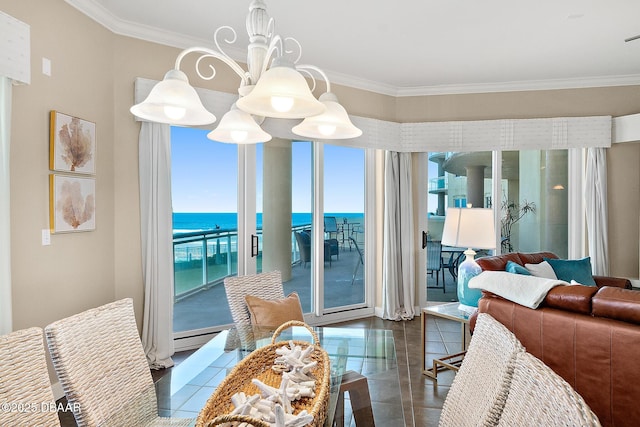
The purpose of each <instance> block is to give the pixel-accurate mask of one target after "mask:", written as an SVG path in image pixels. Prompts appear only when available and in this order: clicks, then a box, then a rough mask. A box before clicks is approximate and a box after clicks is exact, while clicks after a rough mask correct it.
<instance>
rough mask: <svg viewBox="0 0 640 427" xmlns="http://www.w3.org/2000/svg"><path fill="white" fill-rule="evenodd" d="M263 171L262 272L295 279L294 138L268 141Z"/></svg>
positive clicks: (286, 279) (265, 147)
mask: <svg viewBox="0 0 640 427" xmlns="http://www.w3.org/2000/svg"><path fill="white" fill-rule="evenodd" d="M262 169H263V172H262V271H274V270H279V271H280V272H281V273H282V281H283V282H286V281H288V280H290V279H291V141H289V140H286V139H280V138H273V139H272V140H271V141H269V142H267V143H265V144H264V155H263V168H262Z"/></svg>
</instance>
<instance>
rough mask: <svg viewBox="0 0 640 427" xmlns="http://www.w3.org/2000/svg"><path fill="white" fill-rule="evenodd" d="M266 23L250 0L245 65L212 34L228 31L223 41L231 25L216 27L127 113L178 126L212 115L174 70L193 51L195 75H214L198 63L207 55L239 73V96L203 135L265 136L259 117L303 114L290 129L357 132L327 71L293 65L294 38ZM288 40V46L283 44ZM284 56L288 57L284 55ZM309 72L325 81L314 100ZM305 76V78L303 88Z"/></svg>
mask: <svg viewBox="0 0 640 427" xmlns="http://www.w3.org/2000/svg"><path fill="white" fill-rule="evenodd" d="M274 26H275V25H274V21H273V18H270V17H269V15H268V14H267V9H266V4H265V2H264V0H252V2H251V5H250V6H249V14H248V15H247V32H248V34H249V46H248V48H247V50H248V52H247V70H246V71H245V70H244V69H243V68H242V67H241V66H240V65H239V64H238V63H237V62H236V61H235V60H233V59H232V58H231V57H230V56H229V55H227V54H226V53H225V52H224V50H223V49H222V48H221V47H220V42H219V38H221V37H222V33H223V32H225V31H226V32H228V33H229V34H230V35H231V37H228V38H226V39H224V42H225V43H227V44H233V43H235V41H236V38H237V34H236V32H235V30H234V29H233V28H231V27H229V26H222V27H219V28H218V29H217V30H216V32H215V33H214V37H213V38H214V43H215V46H216V48H217V50H213V49H210V48H206V47H192V48H188V49H185V50H183V51H182V52H180V54H178V57H177V58H176V63H175V68H174V69H173V70H170V71H168V72H167V73H166V74H165V76H164V79H163V80H162V81H161V82H158V83H157V84H156V85H155V86H154V87H153V89H152V90H151V92H150V93H149V95H148V96H147V98H146V99H145V100H144V101H143V102H141V103H140V104H136V105H134V106H133V107H131V113H132V114H134V115H135V116H137V117H139V118H141V119H143V120H148V121H152V122H158V123H167V124H170V125H179V126H198V125H207V124H210V123H213V122H215V121H216V117H215V116H214V115H213V114H212V113H211V112H209V111H207V109H206V108H205V107H204V106H203V105H202V101H201V100H200V98H199V97H198V94H197V93H196V91H195V89H194V88H193V87H192V86H191V85H190V84H189V80H188V78H187V75H186V74H185V73H184V72H182V71H181V70H180V63H181V62H182V59H183V58H184V57H185V56H187V55H189V54H191V53H196V54H198V55H200V56H199V57H198V58H197V60H196V63H195V68H196V73H197V75H198V76H199V77H200V78H201V79H203V80H212V79H213V78H214V77H215V75H216V69H215V67H214V66H213V65H211V64H210V63H207V64H206V65H207V67H206V68H205V67H203V66H202V64H203V62H202V61H203V60H210V59H218V60H220V61H222V62H223V63H225V64H227V65H228V66H229V67H230V68H231V69H232V70H233V71H234V72H235V73H236V74H237V75H238V76H239V77H240V87H239V88H238V94H239V98H238V100H237V101H236V102H235V103H234V104H233V105H232V107H231V109H230V110H229V111H228V112H227V113H225V115H224V116H223V117H222V119H221V120H220V123H219V124H218V126H217V127H216V128H215V129H214V130H213V131H211V132H209V134H208V135H207V137H208V138H209V139H212V140H214V141H219V142H227V143H236V144H253V143H258V142H266V141H269V140H270V139H271V135H269V134H268V133H267V132H265V131H264V130H263V129H262V128H261V127H260V125H261V124H262V122H263V121H264V119H265V118H266V117H271V118H285V119H304V120H302V121H301V122H300V123H299V124H298V125H296V126H294V127H293V128H292V132H293V133H294V134H296V135H300V136H303V137H307V138H313V139H345V138H355V137H358V136H360V135H362V131H361V130H360V129H358V128H357V127H355V126H354V125H353V124H352V123H351V120H349V116H348V115H347V111H346V110H345V109H344V107H343V106H342V105H340V103H339V102H338V98H337V97H336V96H335V95H334V94H333V93H332V92H331V83H330V82H329V79H328V78H327V75H326V74H325V73H324V72H323V71H322V70H321V69H320V68H318V67H316V66H314V65H305V64H298V61H299V60H300V57H301V56H302V47H301V46H300V43H299V42H298V41H297V40H296V39H294V38H291V37H287V38H284V39H283V38H281V37H280V36H279V35H277V34H274ZM285 44H286V45H287V49H285ZM290 45H293V47H294V50H291V48H289V46H290ZM296 51H297V55H296ZM291 56H294V59H290V57H291ZM209 62H210V61H209ZM201 68H205V70H206V72H202V70H201ZM303 74H304V75H303ZM316 75H318V76H319V77H321V78H322V79H323V80H324V82H325V85H326V92H325V93H323V94H322V95H321V96H320V97H319V98H318V99H316V98H315V97H314V95H313V93H312V91H313V90H314V89H315V87H316V79H315V77H316ZM305 76H306V77H307V78H309V79H310V81H311V87H309V84H308V82H307V79H306V78H305Z"/></svg>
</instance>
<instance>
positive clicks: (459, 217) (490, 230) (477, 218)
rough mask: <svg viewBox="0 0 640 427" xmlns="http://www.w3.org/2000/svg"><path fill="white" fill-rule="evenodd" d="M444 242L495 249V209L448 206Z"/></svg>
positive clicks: (459, 245)
mask: <svg viewBox="0 0 640 427" xmlns="http://www.w3.org/2000/svg"><path fill="white" fill-rule="evenodd" d="M442 244H443V245H447V246H456V247H462V248H473V249H495V247H496V232H495V223H494V218H493V209H484V208H448V209H447V215H446V216H445V219H444V228H443V230H442Z"/></svg>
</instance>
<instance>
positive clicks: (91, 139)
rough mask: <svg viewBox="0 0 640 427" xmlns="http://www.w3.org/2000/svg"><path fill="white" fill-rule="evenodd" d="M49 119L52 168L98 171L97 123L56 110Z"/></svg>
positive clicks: (73, 171) (91, 172)
mask: <svg viewBox="0 0 640 427" xmlns="http://www.w3.org/2000/svg"><path fill="white" fill-rule="evenodd" d="M49 119H50V120H49V123H50V125H49V169H51V170H52V171H60V172H67V173H74V174H88V175H94V174H95V173H96V124H95V123H93V122H90V121H87V120H84V119H81V118H78V117H74V116H70V115H68V114H64V113H61V112H59V111H55V110H52V111H51V113H50V118H49Z"/></svg>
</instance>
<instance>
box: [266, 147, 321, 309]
mask: <svg viewBox="0 0 640 427" xmlns="http://www.w3.org/2000/svg"><path fill="white" fill-rule="evenodd" d="M257 148H258V150H257V155H256V164H257V168H258V170H257V183H256V194H257V203H256V205H257V211H258V223H259V224H261V226H259V227H258V228H259V230H258V235H259V236H261V239H260V248H261V250H260V256H261V258H262V259H261V260H259V262H258V266H259V267H260V270H261V271H273V270H278V271H280V273H281V275H282V281H283V286H284V292H285V295H288V294H289V293H291V292H296V293H297V294H298V297H299V298H300V303H301V305H302V309H303V312H305V313H309V312H310V311H311V308H312V287H311V277H312V275H311V272H312V268H311V266H312V262H311V261H312V254H313V252H312V247H313V245H312V235H313V233H312V232H311V231H312V227H311V223H312V217H311V204H312V196H313V187H312V174H313V167H312V166H313V163H312V145H311V142H296V141H289V140H284V139H280V138H274V139H273V140H271V141H269V142H268V143H266V144H259V145H258V147H257Z"/></svg>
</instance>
